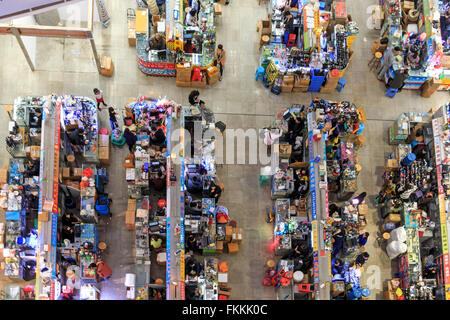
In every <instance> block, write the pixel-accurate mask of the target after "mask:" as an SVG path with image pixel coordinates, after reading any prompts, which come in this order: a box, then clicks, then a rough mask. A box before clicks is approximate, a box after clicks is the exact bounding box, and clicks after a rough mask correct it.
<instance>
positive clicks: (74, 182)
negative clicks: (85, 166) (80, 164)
mask: <svg viewBox="0 0 450 320" xmlns="http://www.w3.org/2000/svg"><path fill="white" fill-rule="evenodd" d="M62 175H63V184H64V185H66V186H69V187H72V188H74V189H77V190H80V180H81V176H82V175H83V170H82V169H81V168H63V173H62Z"/></svg>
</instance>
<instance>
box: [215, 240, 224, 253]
mask: <svg viewBox="0 0 450 320" xmlns="http://www.w3.org/2000/svg"><path fill="white" fill-rule="evenodd" d="M216 253H223V241H221V240H218V241H217V242H216Z"/></svg>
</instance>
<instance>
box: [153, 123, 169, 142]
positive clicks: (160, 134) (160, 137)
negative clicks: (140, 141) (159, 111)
mask: <svg viewBox="0 0 450 320" xmlns="http://www.w3.org/2000/svg"><path fill="white" fill-rule="evenodd" d="M151 128H152V129H151V132H150V140H151V142H152V145H156V146H160V147H163V146H164V144H165V142H166V135H165V134H164V131H163V130H162V128H161V127H160V128H158V129H157V127H156V126H154V125H152V127H151Z"/></svg>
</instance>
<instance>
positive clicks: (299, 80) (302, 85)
mask: <svg viewBox="0 0 450 320" xmlns="http://www.w3.org/2000/svg"><path fill="white" fill-rule="evenodd" d="M294 78H295V81H294V88H292V91H293V92H307V91H308V88H309V82H310V81H311V80H310V78H309V77H307V76H305V75H303V74H302V75H298V74H296V75H295V76H294Z"/></svg>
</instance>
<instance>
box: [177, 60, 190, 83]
mask: <svg viewBox="0 0 450 320" xmlns="http://www.w3.org/2000/svg"><path fill="white" fill-rule="evenodd" d="M175 70H176V73H177V79H176V83H177V86H178V87H190V86H191V75H192V66H191V65H189V64H184V65H183V64H177V65H176V67H175Z"/></svg>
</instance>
